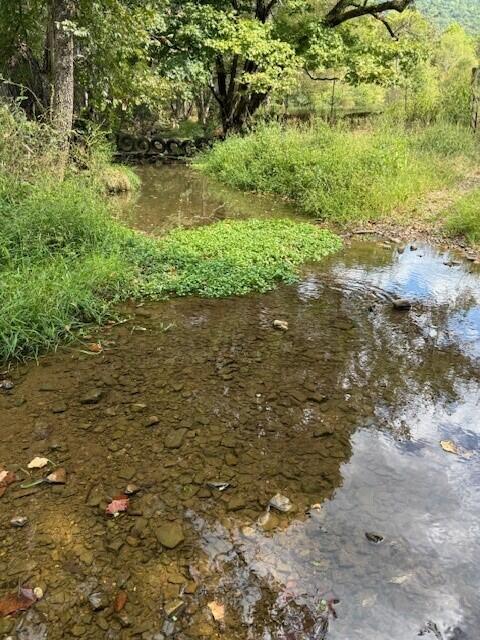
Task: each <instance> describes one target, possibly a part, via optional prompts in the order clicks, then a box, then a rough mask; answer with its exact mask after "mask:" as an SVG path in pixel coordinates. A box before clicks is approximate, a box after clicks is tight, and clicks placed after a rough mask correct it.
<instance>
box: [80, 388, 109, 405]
mask: <svg viewBox="0 0 480 640" xmlns="http://www.w3.org/2000/svg"><path fill="white" fill-rule="evenodd" d="M102 398H103V390H102V389H92V390H91V391H87V393H85V394H84V395H83V396H82V397H81V398H80V404H97V402H100V400H101V399H102Z"/></svg>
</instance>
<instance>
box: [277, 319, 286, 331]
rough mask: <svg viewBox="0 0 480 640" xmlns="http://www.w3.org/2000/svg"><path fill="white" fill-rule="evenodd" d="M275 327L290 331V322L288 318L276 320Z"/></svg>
mask: <svg viewBox="0 0 480 640" xmlns="http://www.w3.org/2000/svg"><path fill="white" fill-rule="evenodd" d="M273 328H274V329H278V330H279V331H288V322H287V321H286V320H274V321H273Z"/></svg>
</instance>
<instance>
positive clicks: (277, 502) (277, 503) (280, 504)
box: [268, 493, 293, 513]
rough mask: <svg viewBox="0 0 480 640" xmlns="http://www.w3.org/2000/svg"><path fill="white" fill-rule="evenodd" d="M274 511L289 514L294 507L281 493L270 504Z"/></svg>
mask: <svg viewBox="0 0 480 640" xmlns="http://www.w3.org/2000/svg"><path fill="white" fill-rule="evenodd" d="M268 504H269V505H270V506H271V507H272V508H273V509H276V510H277V511H281V512H282V513H287V512H288V511H291V509H292V507H293V505H292V503H291V502H290V500H289V499H288V498H287V497H286V496H282V494H281V493H277V494H276V495H274V496H273V498H271V499H270V502H269V503H268Z"/></svg>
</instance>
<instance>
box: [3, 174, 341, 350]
mask: <svg viewBox="0 0 480 640" xmlns="http://www.w3.org/2000/svg"><path fill="white" fill-rule="evenodd" d="M339 247H340V240H339V238H338V237H336V236H335V235H333V234H332V233H329V232H328V231H324V230H322V229H320V228H318V227H316V226H314V225H312V224H308V223H297V222H294V221H291V220H245V221H223V222H219V223H217V224H213V225H209V226H206V227H202V228H199V229H193V230H182V229H179V230H176V231H174V232H172V233H170V234H168V235H167V236H165V237H164V238H161V239H154V238H150V237H147V236H144V235H142V234H139V233H136V232H134V231H132V230H131V229H128V228H127V227H125V226H123V225H122V224H120V223H119V222H117V221H116V220H115V219H114V217H113V216H112V211H111V210H110V209H109V206H108V204H107V203H106V200H105V198H104V197H102V196H101V195H100V194H99V193H98V191H97V190H96V189H95V188H93V187H92V186H91V185H89V184H88V183H82V182H81V181H78V180H73V179H69V180H66V181H65V182H63V183H62V184H52V183H51V182H49V181H47V182H37V183H35V185H33V186H31V187H29V188H28V189H27V190H26V191H25V192H24V191H23V190H22V192H21V195H18V194H17V195H16V196H14V197H11V198H0V359H2V360H6V359H8V358H12V357H24V356H32V355H36V354H38V353H39V352H41V351H44V350H46V349H52V348H54V347H55V346H56V345H57V344H59V342H60V341H62V340H65V339H70V338H72V337H73V336H74V334H75V330H76V329H78V328H80V327H81V326H82V325H84V324H85V323H90V322H102V321H105V320H106V319H107V318H108V317H111V316H112V313H113V311H112V309H113V305H114V304H115V303H117V302H120V301H122V300H126V299H129V298H134V299H142V298H150V299H163V298H166V297H168V296H184V295H190V294H191V295H200V296H206V297H222V296H230V295H243V294H246V293H248V292H251V291H267V290H269V289H271V288H273V287H274V286H275V283H276V282H280V281H281V282H292V281H293V280H294V279H295V278H296V277H297V275H298V268H299V266H300V265H301V264H302V263H304V262H309V261H315V260H320V259H321V258H323V257H324V256H326V255H327V254H329V253H331V252H333V251H335V250H337V249H338V248H339Z"/></svg>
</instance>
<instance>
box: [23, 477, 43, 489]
mask: <svg viewBox="0 0 480 640" xmlns="http://www.w3.org/2000/svg"><path fill="white" fill-rule="evenodd" d="M44 482H46V480H45V478H40V479H39V480H32V481H31V482H23V483H22V484H21V485H20V489H31V488H32V487H36V486H37V485H39V484H43V483H44Z"/></svg>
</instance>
